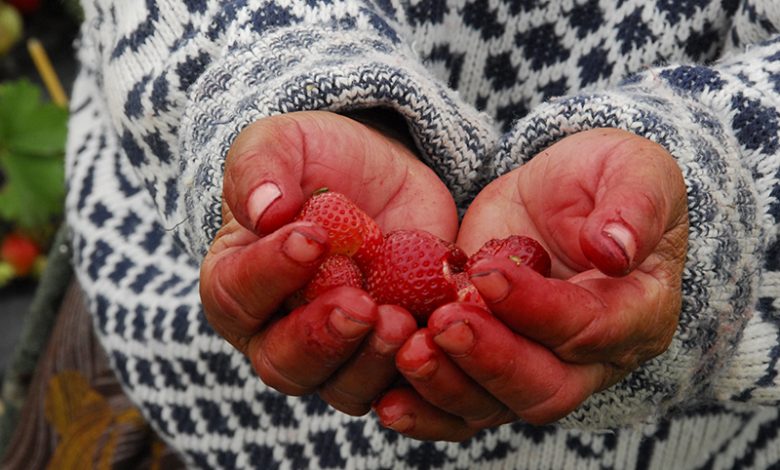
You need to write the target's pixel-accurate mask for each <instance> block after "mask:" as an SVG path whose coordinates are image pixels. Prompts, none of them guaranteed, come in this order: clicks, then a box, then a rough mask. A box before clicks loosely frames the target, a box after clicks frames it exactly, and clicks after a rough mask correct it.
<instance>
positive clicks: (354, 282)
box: [303, 255, 363, 302]
mask: <svg viewBox="0 0 780 470" xmlns="http://www.w3.org/2000/svg"><path fill="white" fill-rule="evenodd" d="M341 286H350V287H357V288H358V289H362V288H363V273H361V272H360V269H359V268H358V267H357V265H356V264H355V262H354V261H353V260H352V258H350V257H348V256H344V255H330V256H328V257H327V258H325V261H323V262H322V264H321V265H320V267H319V269H318V270H317V273H316V274H315V275H314V277H313V278H312V280H311V281H309V283H308V284H307V285H306V287H304V289H303V297H304V299H305V301H306V302H311V301H312V300H314V299H316V298H317V297H319V296H320V295H322V294H324V293H325V292H327V291H329V290H331V289H333V288H335V287H341Z"/></svg>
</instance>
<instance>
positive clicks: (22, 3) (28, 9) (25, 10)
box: [7, 0, 41, 15]
mask: <svg viewBox="0 0 780 470" xmlns="http://www.w3.org/2000/svg"><path fill="white" fill-rule="evenodd" d="M7 2H8V3H10V4H11V5H13V6H15V7H16V8H17V9H18V10H19V13H22V14H24V15H28V14H30V13H35V12H36V11H38V9H39V8H40V7H41V0H7Z"/></svg>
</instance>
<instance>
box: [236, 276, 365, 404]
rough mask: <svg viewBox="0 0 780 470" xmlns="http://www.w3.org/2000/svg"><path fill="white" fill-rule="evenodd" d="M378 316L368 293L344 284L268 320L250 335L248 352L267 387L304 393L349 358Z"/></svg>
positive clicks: (312, 389) (290, 393)
mask: <svg viewBox="0 0 780 470" xmlns="http://www.w3.org/2000/svg"><path fill="white" fill-rule="evenodd" d="M376 320H377V306H376V304H375V303H374V301H373V300H371V298H370V297H369V296H368V294H367V293H365V292H364V291H362V290H360V289H355V288H352V287H339V288H336V289H333V290H331V291H328V292H326V293H325V294H322V295H321V296H320V297H317V298H316V299H314V301H312V302H311V303H310V304H307V305H305V306H303V307H299V308H298V309H296V310H294V311H293V312H291V313H290V314H289V315H286V316H284V317H281V318H280V319H279V320H278V321H276V322H275V323H272V324H271V325H269V326H268V327H267V328H265V329H264V330H263V331H262V332H261V333H260V334H258V335H256V336H254V337H253V338H252V339H251V340H250V342H249V345H248V348H247V353H246V354H247V356H248V357H249V359H250V360H251V361H252V365H253V366H254V368H255V371H256V372H257V374H258V375H259V376H260V378H261V379H262V380H263V382H265V383H266V384H267V385H268V386H270V387H273V388H275V389H277V390H279V391H280V392H282V393H285V394H287V395H304V394H307V393H311V392H313V391H314V390H316V389H317V388H318V387H319V386H320V385H321V384H322V383H323V382H325V380H327V379H328V377H330V376H331V374H333V373H334V372H335V371H336V370H337V369H338V368H339V367H340V366H341V365H342V364H344V363H345V362H346V361H348V360H349V359H350V357H351V356H352V355H353V354H354V353H355V351H356V350H357V349H358V347H359V346H360V344H361V343H362V342H363V339H364V338H365V337H366V336H367V335H368V333H369V332H370V331H371V330H372V328H373V326H374V324H375V323H376Z"/></svg>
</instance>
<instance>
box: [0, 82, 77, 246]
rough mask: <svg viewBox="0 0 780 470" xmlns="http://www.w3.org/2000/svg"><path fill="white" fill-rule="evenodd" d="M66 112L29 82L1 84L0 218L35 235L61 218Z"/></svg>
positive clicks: (63, 192)
mask: <svg viewBox="0 0 780 470" xmlns="http://www.w3.org/2000/svg"><path fill="white" fill-rule="evenodd" d="M67 119H68V112H67V110H65V109H63V108H60V107H57V106H55V105H53V104H51V103H43V102H42V101H41V93H40V90H39V89H38V87H37V86H36V85H34V84H32V82H30V81H27V80H20V81H17V82H9V83H4V84H0V176H2V177H1V178H0V181H2V184H1V185H0V219H1V220H5V221H7V222H10V223H11V224H12V225H17V226H19V227H20V228H23V229H28V230H31V231H37V230H40V229H41V228H43V227H45V226H47V225H49V224H50V223H51V222H52V221H53V220H55V219H56V218H57V217H59V216H60V215H61V214H62V209H63V200H64V194H65V179H64V162H63V160H64V159H63V156H64V152H65V139H66V135H67Z"/></svg>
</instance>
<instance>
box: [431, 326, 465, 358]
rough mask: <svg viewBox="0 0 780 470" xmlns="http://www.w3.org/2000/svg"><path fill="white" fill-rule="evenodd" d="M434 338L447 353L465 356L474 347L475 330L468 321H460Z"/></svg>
mask: <svg viewBox="0 0 780 470" xmlns="http://www.w3.org/2000/svg"><path fill="white" fill-rule="evenodd" d="M433 340H434V341H435V342H436V344H437V345H439V347H440V348H442V349H443V350H444V351H445V352H447V354H450V355H452V356H465V355H466V354H468V353H469V352H471V349H472V348H473V347H474V331H473V330H472V329H471V327H470V326H469V325H468V323H467V322H465V321H459V322H456V323H453V324H452V325H450V326H448V327H447V328H445V329H444V331H442V332H441V333H439V334H438V335H436V336H434V337H433Z"/></svg>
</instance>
